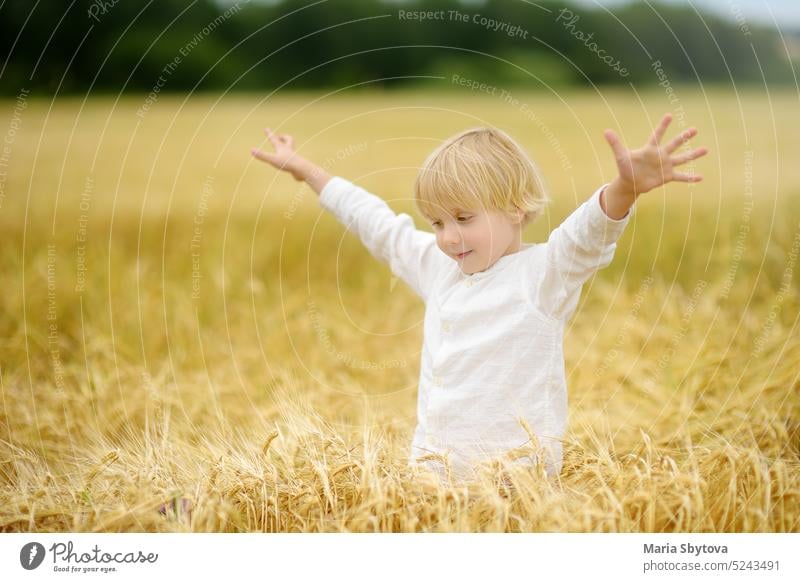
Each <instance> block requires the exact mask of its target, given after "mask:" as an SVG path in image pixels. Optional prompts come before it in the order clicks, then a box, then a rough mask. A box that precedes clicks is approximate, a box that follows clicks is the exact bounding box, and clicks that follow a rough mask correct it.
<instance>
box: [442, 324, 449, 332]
mask: <svg viewBox="0 0 800 582" xmlns="http://www.w3.org/2000/svg"><path fill="white" fill-rule="evenodd" d="M442 331H444V332H449V331H450V322H448V321H445V322H444V323H443V324H442Z"/></svg>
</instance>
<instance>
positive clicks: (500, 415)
mask: <svg viewBox="0 0 800 582" xmlns="http://www.w3.org/2000/svg"><path fill="white" fill-rule="evenodd" d="M605 186H606V185H603V186H601V187H600V188H598V189H597V190H596V191H595V192H594V194H592V196H591V197H590V198H589V199H588V200H586V201H585V202H584V203H583V204H582V205H581V206H580V207H578V209H577V210H575V212H573V213H572V214H571V215H570V216H569V217H567V219H566V220H565V221H564V222H563V223H562V224H561V225H560V226H559V227H558V228H556V229H555V230H553V231H552V232H551V233H550V236H549V238H548V240H547V242H546V243H537V244H523V245H522V249H521V250H520V251H518V252H516V253H512V254H510V255H505V256H502V257H500V259H498V260H497V261H496V262H495V263H494V264H493V265H492V266H490V267H489V268H488V269H486V270H484V271H481V272H478V273H474V274H471V275H469V274H465V273H463V272H462V271H461V269H460V268H459V266H458V264H457V262H456V261H454V260H453V259H452V258H450V257H448V256H447V255H446V254H445V253H444V252H443V251H441V250H440V249H439V247H438V246H437V245H436V235H435V234H433V233H429V232H425V231H422V230H417V229H416V228H415V227H414V222H413V220H412V218H411V216H409V215H408V214H405V213H401V214H396V213H395V212H393V211H392V210H391V208H389V206H388V205H387V204H386V202H384V201H383V200H382V199H380V198H378V197H377V196H375V195H374V194H371V193H369V192H367V191H366V190H364V189H363V188H361V187H359V186H356V185H355V184H353V183H352V182H350V181H348V180H345V179H344V178H341V177H338V176H336V177H333V178H332V179H331V180H330V181H329V182H328V183H327V184H326V185H325V187H324V188H323V189H322V191H321V193H320V197H319V200H320V204H321V206H322V207H323V208H325V209H326V210H328V211H330V212H331V213H332V214H333V215H334V216H336V218H337V219H338V220H339V221H340V222H341V223H342V224H343V225H344V226H345V227H347V229H348V230H350V231H351V232H353V233H355V234H356V235H357V236H358V237H359V238H360V239H361V241H362V243H363V244H364V245H365V246H366V248H367V249H368V250H369V251H370V253H371V254H372V255H373V256H375V257H376V258H378V259H380V260H382V261H384V262H385V263H387V264H388V265H389V266H390V268H391V270H392V272H393V273H394V274H395V275H397V276H398V277H399V278H401V279H402V280H403V281H405V282H406V283H407V284H408V285H409V286H410V287H411V288H412V289H413V290H414V292H415V293H416V294H417V295H419V296H420V297H421V298H422V299H423V301H424V302H425V325H424V339H423V346H422V355H421V362H420V363H421V366H420V376H419V394H418V400H417V427H416V429H415V431H414V439H413V442H412V445H411V462H412V463H416V462H417V459H418V458H419V457H422V456H423V455H427V454H430V453H438V454H444V453H447V455H448V459H449V461H450V464H451V469H452V475H453V477H454V478H455V479H469V478H470V477H471V476H473V475H474V474H473V473H472V469H473V468H474V466H475V464H476V463H477V462H479V461H481V460H485V459H487V458H489V457H491V456H501V455H502V453H503V452H505V451H509V450H510V449H514V448H516V447H520V446H522V445H526V444H527V445H528V446H531V444H532V443H531V439H530V437H529V436H528V433H527V431H526V430H525V429H524V428H523V426H522V424H521V423H520V422H519V420H518V419H520V418H521V419H524V421H526V422H527V423H528V425H529V426H530V428H531V430H532V432H533V433H534V434H535V436H536V438H537V439H538V442H539V444H540V445H541V447H542V449H541V450H542V452H543V453H544V462H545V471H546V472H547V474H548V475H554V474H557V473H558V472H560V470H561V463H562V446H561V441H560V439H561V438H562V437H563V435H564V432H565V430H566V422H567V385H566V376H565V370H564V352H563V338H564V325H565V323H566V322H567V321H568V320H569V318H570V317H571V316H572V314H573V313H574V312H575V308H576V307H577V305H578V300H579V298H580V294H581V289H582V287H583V284H584V282H585V281H586V280H587V279H589V277H590V276H591V275H592V274H593V273H594V272H595V271H597V270H598V269H602V268H603V267H605V266H607V265H608V264H609V263H610V262H611V260H612V258H613V257H614V251H615V250H616V241H617V239H618V238H619V237H620V235H621V234H622V232H623V230H624V229H625V226H626V225H627V223H628V221H629V219H630V217H631V215H632V214H633V212H632V211H633V207H632V208H631V210H630V211H629V212H628V213H627V214H626V215H625V217H623V218H622V219H620V220H614V219H612V218H610V217H609V216H608V215H607V214H606V213H605V212H604V211H603V209H602V208H601V207H600V192H601V191H602V190H603V188H605ZM533 446H534V447H535V446H536V444H535V443H534V444H533ZM534 451H535V449H533V448H532V449H530V452H531V453H534ZM516 462H522V463H527V464H531V463H534V462H536V457H535V455H533V456H531V457H522V458H520V459H518V460H517V461H516ZM420 464H422V465H423V466H424V467H425V468H428V469H431V470H433V471H434V472H435V473H437V474H439V475H442V476H443V475H445V473H444V470H443V465H442V464H441V462H439V461H435V460H422V461H421V462H420Z"/></svg>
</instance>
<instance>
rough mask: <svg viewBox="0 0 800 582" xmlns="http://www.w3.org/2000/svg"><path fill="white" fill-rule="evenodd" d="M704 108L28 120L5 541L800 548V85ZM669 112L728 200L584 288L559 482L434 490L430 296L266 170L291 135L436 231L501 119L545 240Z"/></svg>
mask: <svg viewBox="0 0 800 582" xmlns="http://www.w3.org/2000/svg"><path fill="white" fill-rule="evenodd" d="M676 95H677V96H678V98H679V100H678V101H676V102H672V103H671V102H670V101H669V100H668V97H667V95H666V94H664V93H662V92H660V91H652V92H650V93H644V94H642V93H640V94H635V93H633V92H625V91H621V90H614V91H610V92H608V91H602V92H597V93H595V92H589V91H586V92H577V93H569V92H567V93H559V94H557V95H556V94H549V93H543V92H537V93H513V95H512V96H511V97H510V99H516V100H517V102H516V103H514V102H511V101H510V99H509V100H507V99H504V98H501V97H500V96H492V95H486V94H482V93H479V92H472V93H470V92H467V91H463V92H451V93H449V94H446V93H443V94H435V93H388V94H376V93H372V94H358V95H353V96H347V95H333V96H328V97H326V96H324V95H322V94H307V95H306V94H297V95H290V96H281V97H279V98H276V99H270V100H269V101H263V97H262V96H241V95H239V96H225V97H222V96H216V95H199V96H192V97H190V98H185V97H183V96H180V97H173V96H169V97H168V96H161V97H159V98H158V100H157V101H156V102H155V103H152V104H150V105H149V110H146V111H145V110H144V109H143V106H144V97H135V96H126V97H124V98H122V99H120V100H119V101H115V99H114V98H113V97H110V98H92V99H89V100H88V101H86V102H83V101H82V100H81V99H75V98H70V99H62V100H57V101H55V102H54V103H52V104H51V103H49V102H45V101H38V100H35V99H26V98H23V99H22V100H19V101H14V100H8V101H4V102H2V103H0V111H2V119H3V124H2V127H0V131H3V132H5V142H4V143H5V148H4V149H0V188H1V189H0V227H2V232H3V234H4V239H5V242H4V244H3V245H2V247H0V257H2V258H1V262H0V264H1V265H2V277H3V282H4V284H3V293H2V295H0V338H2V339H1V340H0V341H2V346H3V347H2V351H0V391H1V392H2V409H1V410H0V469H1V470H0V481H1V482H2V488H1V489H0V531H6V532H9V531H340V530H342V531H676V532H677V531H717V532H741V531H779V532H785V531H800V504H799V502H800V379H799V378H798V376H800V329H799V328H798V317H799V314H800V293H799V292H798V290H799V289H800V265H798V263H797V261H798V255H799V254H800V164H798V160H800V134H799V133H798V131H797V123H796V122H797V95H793V94H791V93H770V94H768V95H765V94H763V93H758V92H754V91H749V92H744V93H740V94H738V95H736V94H730V93H725V92H722V91H720V90H716V89H710V90H709V91H708V93H706V94H703V93H700V92H697V91H696V90H691V91H690V90H688V89H686V90H685V91H682V90H681V89H680V88H676ZM666 111H671V112H672V113H673V115H674V116H675V121H674V122H673V124H672V127H671V128H670V130H669V132H668V135H672V134H674V133H675V132H677V131H678V130H680V129H684V128H687V127H689V126H692V125H693V126H696V127H698V129H699V135H698V137H697V138H695V140H694V145H697V146H699V145H706V146H708V147H709V148H710V150H711V151H710V153H709V155H707V156H706V157H705V158H701V159H700V160H699V161H698V162H697V163H696V168H697V171H698V172H700V173H702V174H703V175H704V177H705V179H704V181H703V182H700V183H699V184H696V185H693V186H687V185H685V184H674V185H670V186H668V187H666V188H664V189H660V190H656V191H653V192H651V193H648V194H646V195H645V196H644V198H643V199H641V200H640V201H639V202H638V203H637V208H636V211H635V217H634V219H633V220H632V221H631V223H630V226H629V228H628V230H627V231H626V232H625V234H624V235H623V237H622V240H621V241H620V244H619V246H618V249H617V254H616V257H615V259H614V262H613V263H612V265H611V266H610V267H608V268H607V269H605V270H603V271H601V272H600V273H598V274H597V275H596V276H595V277H594V278H593V279H592V280H591V281H590V282H589V283H587V285H586V287H585V288H584V292H583V293H584V294H583V297H582V300H581V305H580V307H579V309H578V311H577V313H576V315H575V316H574V318H573V319H572V320H571V322H570V325H569V328H568V332H567V334H566V338H565V352H566V356H567V362H566V364H567V373H568V384H569V389H570V393H569V397H570V429H569V432H568V433H567V435H566V443H565V447H564V450H565V459H564V468H563V471H562V474H561V476H560V479H559V481H558V482H556V483H552V482H547V481H546V480H544V479H543V478H542V477H541V476H540V475H525V474H515V475H513V478H514V480H515V481H516V483H517V485H518V489H517V492H516V493H511V494H505V495H504V494H503V489H502V487H501V486H499V485H498V483H497V482H498V480H499V479H498V477H499V476H498V475H496V474H495V475H493V474H491V473H487V475H486V482H485V483H483V484H481V486H479V487H478V486H475V487H470V488H469V489H461V488H452V489H450V490H447V489H440V488H438V487H437V486H436V484H435V483H434V482H432V481H431V480H429V479H427V478H426V476H424V475H422V476H418V475H413V474H412V473H411V471H410V469H408V468H407V467H406V466H405V463H406V460H407V456H408V448H409V445H410V442H411V435H412V430H413V428H414V422H415V405H416V395H417V392H416V380H417V375H418V373H419V354H420V347H421V340H422V318H423V313H424V306H423V304H422V303H421V302H420V301H419V300H418V299H417V298H416V296H415V295H414V294H413V293H412V292H411V290H410V289H408V288H407V287H405V286H404V284H402V283H399V284H397V285H396V286H395V285H394V284H393V281H392V277H391V273H390V271H389V269H388V267H387V266H385V265H383V264H381V263H378V262H377V261H376V260H375V259H374V258H372V256H371V255H369V253H368V252H367V251H366V250H365V249H364V248H363V247H362V246H361V245H360V243H359V242H358V241H357V239H356V238H355V237H354V236H352V235H348V234H345V231H344V229H343V228H342V227H341V225H339V223H338V222H336V220H335V219H334V218H333V217H331V216H329V215H327V214H325V213H324V211H321V209H320V207H319V205H318V203H317V200H316V194H314V192H313V191H312V190H311V189H310V188H308V187H306V186H302V185H299V184H298V183H296V182H294V181H293V180H292V179H291V178H289V177H287V176H283V175H278V173H277V172H275V171H273V170H271V169H270V168H268V167H267V166H265V165H263V164H260V163H257V162H255V161H254V160H253V159H252V158H251V157H250V155H249V149H250V147H252V146H257V145H263V142H264V139H263V133H262V129H263V128H264V127H265V126H267V125H269V126H270V127H272V128H273V129H274V130H276V131H278V132H281V133H291V134H293V135H294V136H295V140H296V143H297V145H298V147H299V150H300V153H301V154H302V155H304V156H306V157H309V158H312V159H314V160H316V161H317V162H318V163H320V164H323V165H325V166H326V167H327V168H328V169H329V171H330V172H332V173H334V174H337V175H341V176H344V177H346V178H348V179H351V180H353V181H355V182H357V183H358V184H360V185H362V186H364V187H366V188H367V189H369V190H371V191H372V192H374V193H376V194H378V195H379V196H381V197H383V198H384V199H386V200H387V201H388V202H389V204H390V205H391V206H392V207H393V208H394V209H395V210H397V211H398V212H400V211H404V212H409V213H411V214H412V215H413V216H415V219H416V220H417V225H418V226H419V227H420V228H423V229H425V230H428V229H429V227H428V225H426V224H424V223H423V221H422V220H421V219H420V217H419V216H418V215H417V213H416V211H415V210H414V207H413V202H412V200H411V198H412V191H411V188H412V183H413V179H414V176H415V173H416V169H417V168H418V166H419V165H420V164H421V163H422V161H423V160H424V158H425V156H426V155H427V154H428V153H429V151H430V150H431V149H433V148H434V147H435V146H436V145H437V144H438V143H439V142H440V141H441V140H442V139H444V138H445V137H447V136H449V135H450V134H452V133H455V132H457V131H460V130H461V129H464V128H466V127H470V126H474V125H484V124H492V125H497V126H499V127H501V128H502V129H504V130H506V131H508V132H509V133H511V134H512V135H513V136H514V137H516V138H517V139H518V140H519V141H520V142H521V143H522V144H523V145H524V146H525V147H526V148H527V149H528V151H529V152H530V153H531V155H532V156H533V158H534V159H535V160H536V162H537V163H538V164H539V166H540V167H541V168H542V171H543V173H544V176H545V178H546V180H547V183H548V186H549V193H550V196H551V198H552V199H553V200H554V203H553V204H552V206H551V207H550V209H549V212H548V214H547V215H546V216H545V217H544V218H542V219H541V220H540V221H539V222H537V223H535V224H533V225H531V226H530V228H529V230H528V231H527V233H526V239H527V240H528V241H544V240H546V238H547V235H548V233H549V232H550V231H551V230H552V229H553V228H554V227H555V226H557V225H558V224H559V223H560V222H561V221H562V220H563V219H564V218H565V217H566V216H567V215H568V214H569V213H570V212H571V211H572V210H574V209H575V208H576V207H577V206H578V205H579V204H580V203H581V202H582V201H583V200H584V199H585V198H587V197H588V196H589V195H590V194H591V193H592V191H593V190H594V189H595V188H596V187H598V186H599V185H601V184H603V183H604V182H606V181H610V180H611V179H612V178H613V174H612V171H613V170H614V161H613V158H612V156H611V152H610V149H609V148H608V146H607V145H606V143H605V141H604V139H603V135H602V131H603V129H605V128H606V127H611V128H614V129H615V130H617V131H618V133H620V135H621V136H622V137H623V139H624V140H625V141H626V143H627V144H628V145H629V146H631V147H634V146H635V147H638V146H639V145H641V144H642V143H643V142H644V141H645V140H646V138H647V136H648V135H649V132H650V128H651V126H652V125H653V124H654V123H655V122H656V121H657V120H658V119H659V118H660V115H661V114H662V113H664V112H666ZM137 112H138V114H137ZM275 431H277V435H276V432H275ZM172 496H183V497H186V498H187V499H189V500H190V501H191V503H192V506H193V510H192V513H191V519H188V518H187V519H185V520H184V519H180V518H179V519H170V517H169V516H166V517H164V516H162V515H161V514H160V513H159V512H158V511H157V509H158V507H159V506H160V505H161V504H162V503H164V502H165V500H167V499H169V498H170V497H172Z"/></svg>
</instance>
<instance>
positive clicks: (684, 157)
mask: <svg viewBox="0 0 800 582" xmlns="http://www.w3.org/2000/svg"><path fill="white" fill-rule="evenodd" d="M707 153H708V149H707V148H697V149H696V150H692V151H690V152H685V153H682V154H679V155H677V156H674V157H672V158H671V160H672V165H673V166H680V165H681V164H685V163H686V162H688V161H690V160H696V159H697V158H699V157H701V156H704V155H706V154H707Z"/></svg>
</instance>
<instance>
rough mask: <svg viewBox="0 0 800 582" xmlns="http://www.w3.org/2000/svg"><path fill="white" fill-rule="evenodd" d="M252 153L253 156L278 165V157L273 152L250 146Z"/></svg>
mask: <svg viewBox="0 0 800 582" xmlns="http://www.w3.org/2000/svg"><path fill="white" fill-rule="evenodd" d="M250 153H251V154H253V157H255V158H257V159H259V160H261V161H263V162H267V163H268V164H272V165H273V166H274V165H276V159H275V157H274V155H273V154H271V153H269V152H263V151H261V150H260V149H258V148H250Z"/></svg>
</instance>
